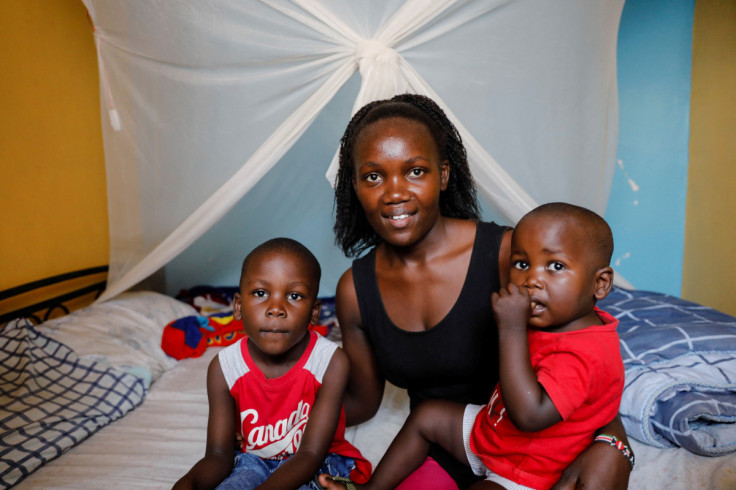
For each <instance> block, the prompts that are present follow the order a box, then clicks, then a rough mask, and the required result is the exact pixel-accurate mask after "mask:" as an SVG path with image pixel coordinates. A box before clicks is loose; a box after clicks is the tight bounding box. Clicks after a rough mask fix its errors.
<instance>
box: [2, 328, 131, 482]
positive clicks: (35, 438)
mask: <svg viewBox="0 0 736 490" xmlns="http://www.w3.org/2000/svg"><path fill="white" fill-rule="evenodd" d="M145 394H146V389H145V387H144V385H143V381H142V380H141V379H139V378H137V377H135V376H132V375H130V374H125V373H123V372H122V371H117V370H115V369H110V368H108V367H104V366H103V365H101V364H99V363H97V362H93V361H90V360H82V359H79V358H78V357H77V355H76V354H75V353H74V351H72V350H71V349H69V348H68V347H67V346H65V345H64V344H62V343H60V342H57V341H56V340H53V339H51V338H49V337H46V336H44V335H43V334H41V333H40V332H39V331H38V330H36V329H35V328H34V327H33V326H32V325H31V324H30V323H28V322H27V321H24V320H20V321H14V322H11V323H9V324H8V325H6V326H5V327H4V328H2V329H1V330H0V487H7V486H12V485H14V484H15V483H17V482H19V481H20V480H22V479H23V478H25V477H26V476H28V475H29V474H30V473H31V472H32V471H34V470H35V469H37V468H39V467H40V466H42V465H43V464H45V463H46V462H48V461H49V460H51V459H53V458H55V457H57V456H59V455H60V454H62V453H63V452H64V451H66V450H68V449H69V448H71V447H73V446H74V445H76V444H78V443H80V442H81V441H83V440H84V439H86V438H87V437H89V436H90V435H91V434H93V433H94V432H96V431H97V430H98V429H100V428H101V427H103V426H105V425H107V424H109V423H110V422H112V421H113V420H116V419H118V418H120V417H122V416H123V415H125V414H126V413H127V412H128V411H130V410H132V409H133V408H135V407H136V406H138V405H139V404H140V403H141V402H142V401H143V397H144V396H145Z"/></svg>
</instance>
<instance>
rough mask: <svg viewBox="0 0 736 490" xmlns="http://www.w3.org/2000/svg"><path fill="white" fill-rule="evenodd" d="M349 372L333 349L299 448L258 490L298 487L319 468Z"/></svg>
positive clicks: (343, 358) (342, 357)
mask: <svg viewBox="0 0 736 490" xmlns="http://www.w3.org/2000/svg"><path fill="white" fill-rule="evenodd" d="M349 371H350V361H348V357H347V356H346V355H345V353H344V352H343V351H342V350H341V349H337V350H336V351H335V353H334V354H333V356H332V359H331V360H330V365H329V366H328V367H327V371H326V372H325V375H324V377H323V378H322V386H321V387H320V389H319V392H318V393H317V398H316V399H315V401H314V406H313V407H312V410H311V411H310V412H309V421H308V422H307V425H306V427H305V428H304V434H303V435H302V439H301V441H300V443H299V449H297V451H296V453H295V454H294V455H293V456H292V457H290V458H289V459H288V460H287V461H286V462H285V463H284V464H282V465H281V466H279V467H278V469H277V470H276V471H274V472H273V474H272V475H271V476H270V477H268V479H267V480H266V481H265V482H264V483H263V484H262V485H259V486H258V489H259V490H267V489H274V490H281V489H283V488H297V487H299V488H301V485H304V484H306V483H308V482H309V480H311V479H312V477H313V476H314V474H315V473H316V472H317V471H318V470H319V469H320V467H321V466H322V463H323V462H324V460H325V456H326V455H327V451H328V450H329V449H330V444H331V443H332V440H333V439H334V437H335V431H336V430H337V425H338V422H339V420H340V412H341V410H342V399H343V393H345V386H346V385H347V381H348V372H349Z"/></svg>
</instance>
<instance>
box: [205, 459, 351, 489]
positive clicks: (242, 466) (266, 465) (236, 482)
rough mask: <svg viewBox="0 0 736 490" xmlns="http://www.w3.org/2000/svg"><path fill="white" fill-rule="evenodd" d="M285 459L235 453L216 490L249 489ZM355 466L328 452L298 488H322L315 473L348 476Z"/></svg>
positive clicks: (349, 461)
mask: <svg viewBox="0 0 736 490" xmlns="http://www.w3.org/2000/svg"><path fill="white" fill-rule="evenodd" d="M287 460H288V458H287V459H283V460H273V459H261V458H259V457H258V456H253V455H252V454H246V453H241V452H237V453H235V465H234V467H233V471H232V473H230V476H228V477H227V478H225V480H224V481H223V482H222V483H220V485H218V487H217V490H251V489H253V488H256V487H257V486H258V485H260V484H261V483H263V482H264V481H266V480H267V479H268V477H269V476H271V475H272V474H273V472H274V471H276V469H277V468H278V467H279V466H281V465H282V464H284V462H285V461H287ZM354 468H355V460H353V458H348V457H346V456H340V455H339V454H334V453H329V454H328V455H327V457H326V458H325V461H324V463H322V467H321V468H320V469H319V471H318V472H317V473H316V474H315V475H314V478H313V480H312V481H310V482H309V483H307V484H306V485H302V486H301V487H299V490H322V486H321V485H320V484H319V483H318V482H317V475H319V474H320V473H327V474H328V475H333V476H350V471H351V470H353V469H354Z"/></svg>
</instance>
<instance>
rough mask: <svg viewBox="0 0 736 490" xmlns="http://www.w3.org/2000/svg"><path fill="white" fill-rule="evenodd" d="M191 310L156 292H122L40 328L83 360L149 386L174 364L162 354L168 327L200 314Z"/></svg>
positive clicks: (173, 361) (51, 321)
mask: <svg viewBox="0 0 736 490" xmlns="http://www.w3.org/2000/svg"><path fill="white" fill-rule="evenodd" d="M196 313H197V312H196V310H195V309H194V308H192V307H191V306H189V305H187V304H185V303H182V302H181V301H177V300H175V299H174V298H171V297H169V296H166V295H163V294H159V293H155V292H152V291H135V292H126V293H122V294H120V295H118V296H116V297H115V298H113V299H111V300H109V301H105V302H103V303H95V304H92V305H90V306H88V307H86V308H82V309H80V310H77V311H75V312H72V313H71V314H69V315H66V316H64V317H61V318H56V319H53V320H49V321H47V322H44V323H42V324H41V325H39V326H38V329H39V331H41V332H42V333H44V334H45V335H48V336H49V337H51V338H53V339H56V340H58V341H59V342H61V343H63V344H66V345H67V346H69V347H70V348H72V349H73V350H74V351H75V352H76V354H77V355H78V356H79V357H81V358H87V359H89V360H91V361H96V362H101V363H103V364H106V365H109V366H112V367H116V368H118V369H122V370H125V371H128V372H130V373H131V374H135V375H136V376H139V377H141V378H143V379H144V380H145V381H146V383H147V384H146V385H147V386H148V384H149V383H150V382H152V381H155V380H156V379H158V377H159V376H160V375H161V374H163V373H164V371H166V370H168V369H170V368H172V367H173V366H175V365H176V360H175V359H173V358H171V357H169V356H167V355H166V354H165V353H164V351H163V350H161V336H162V334H163V330H164V327H165V326H166V325H167V324H168V323H170V322H172V321H173V320H176V319H177V318H180V317H184V316H189V315H196Z"/></svg>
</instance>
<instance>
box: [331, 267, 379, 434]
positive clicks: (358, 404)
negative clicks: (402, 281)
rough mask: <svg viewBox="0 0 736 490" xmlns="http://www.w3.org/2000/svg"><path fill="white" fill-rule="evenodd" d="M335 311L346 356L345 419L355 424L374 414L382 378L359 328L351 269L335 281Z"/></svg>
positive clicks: (363, 333)
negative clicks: (347, 375) (347, 366)
mask: <svg viewBox="0 0 736 490" xmlns="http://www.w3.org/2000/svg"><path fill="white" fill-rule="evenodd" d="M335 310H336V312H337V321H338V323H339V324H340V330H341V331H342V347H343V349H344V350H345V354H347V357H348V358H349V359H350V377H349V378H348V386H347V390H346V392H345V422H346V424H347V425H355V424H359V423H361V422H365V421H366V420H368V419H370V418H371V417H373V416H374V415H375V414H376V412H377V411H378V407H379V406H380V404H381V399H382V398H383V389H384V386H385V380H384V379H383V378H382V377H381V375H380V374H379V372H378V365H377V363H376V357H375V355H374V354H373V348H372V347H371V345H370V343H369V342H368V338H367V337H366V334H365V332H364V331H363V328H362V327H361V319H360V308H359V306H358V296H357V294H356V292H355V284H354V283H353V270H352V269H348V270H347V271H346V272H345V273H344V274H343V275H342V277H341V278H340V281H339V282H338V283H337V294H336V298H335Z"/></svg>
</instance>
